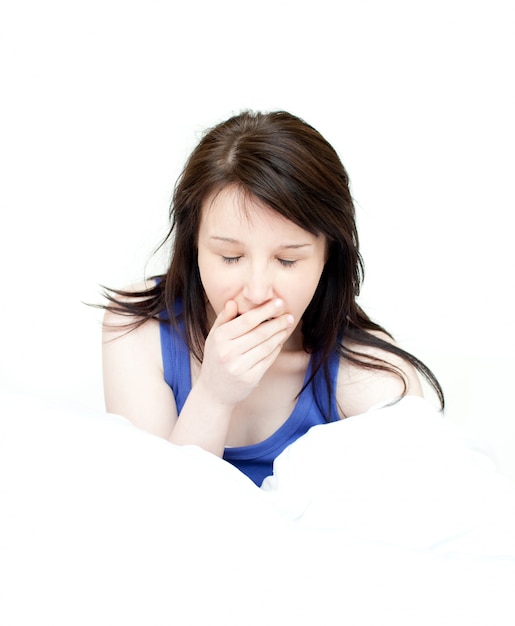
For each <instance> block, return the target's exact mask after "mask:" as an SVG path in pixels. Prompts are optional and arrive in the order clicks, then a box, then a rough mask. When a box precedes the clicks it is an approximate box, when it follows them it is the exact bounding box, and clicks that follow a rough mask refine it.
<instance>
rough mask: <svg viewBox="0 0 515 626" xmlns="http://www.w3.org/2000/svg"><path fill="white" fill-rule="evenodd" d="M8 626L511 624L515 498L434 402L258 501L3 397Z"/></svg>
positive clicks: (165, 458)
mask: <svg viewBox="0 0 515 626" xmlns="http://www.w3.org/2000/svg"><path fill="white" fill-rule="evenodd" d="M0 410H1V413H0V416H1V418H0V498H1V500H0V502H1V507H2V510H1V516H0V593H1V594H2V596H3V597H1V598H0V623H1V624H2V625H4V624H5V625H6V626H7V625H9V626H11V625H12V626H18V625H20V626H21V625H23V626H26V625H27V624H38V625H39V624H52V626H61V625H63V626H64V625H65V624H66V626H68V625H70V624H73V625H74V626H75V625H80V624H95V625H104V624H105V625H106V626H107V625H109V626H112V625H117V624H120V625H122V624H123V625H127V624H129V625H132V624H145V625H153V626H154V625H155V626H158V625H161V624H163V625H164V624H181V625H195V626H197V625H200V624H202V625H205V624H215V625H216V624H224V625H225V624H229V625H232V624H234V625H236V624H237V625H238V626H239V625H241V624H250V625H252V624H267V625H272V626H273V625H275V624H277V625H279V624H281V625H285V624H304V623H316V624H346V625H347V624H349V625H356V626H362V625H363V626H364V625H372V624H373V625H374V626H376V625H377V624H382V623H385V622H390V621H392V622H393V621H395V623H396V624H400V625H404V624H405V625H406V626H408V625H409V626H413V624H417V626H418V625H421V624H432V625H433V624H439V625H442V624H443V625H445V624H449V625H451V624H452V625H453V626H456V625H457V624H465V623H466V624H473V625H474V624H478V625H479V624H489V625H495V626H504V624H506V625H508V624H509V625H510V626H513V624H514V623H515V608H514V601H513V589H515V550H514V545H515V540H514V531H513V529H514V528H515V488H514V485H513V483H512V482H510V481H509V480H508V479H506V478H504V477H503V476H501V475H500V474H498V473H497V472H496V471H495V467H494V465H493V463H492V462H491V461H490V460H489V459H488V457H487V456H485V454H484V452H483V451H482V450H481V449H480V448H478V446H477V445H476V444H475V443H474V442H472V441H471V440H469V439H467V438H466V437H465V436H464V435H462V433H460V432H459V431H457V430H456V429H454V428H452V427H451V425H450V424H448V423H446V422H445V420H443V419H442V418H440V417H439V416H438V415H437V414H436V413H435V411H434V410H433V409H432V408H431V407H430V406H429V405H428V404H427V403H425V402H424V401H422V400H417V399H405V400H403V401H402V402H400V403H399V404H398V405H396V406H394V407H390V408H385V409H379V410H377V411H374V412H372V413H369V414H367V415H364V416H358V417H353V418H350V419H348V420H345V421H344V422H341V423H338V424H333V425H324V426H321V427H316V428H314V429H312V430H311V431H310V432H309V433H308V434H307V435H306V436H305V437H304V438H302V439H300V440H299V441H297V442H296V443H295V444H293V445H292V446H290V448H289V449H287V450H286V451H285V452H284V453H283V455H281V457H279V459H278V460H277V463H276V473H275V475H274V477H273V478H272V479H268V480H267V481H266V482H265V484H264V486H263V489H258V488H257V487H255V486H254V485H253V484H252V483H251V482H250V481H249V480H248V479H246V477H244V476H243V475H241V474H240V473H239V472H238V471H237V470H235V469H234V468H232V467H231V466H229V465H227V464H226V463H225V462H223V461H221V460H220V459H218V458H216V457H214V456H212V455H210V454H208V453H206V452H204V451H202V450H200V449H198V448H195V447H191V446H190V447H184V448H179V447H176V446H173V445H171V444H169V443H167V442H165V441H163V440H160V439H158V438H156V437H152V436H150V435H147V434H145V433H143V432H141V431H139V430H137V429H136V428H134V427H133V426H131V425H130V424H129V423H128V422H127V421H126V420H124V419H123V418H120V417H118V416H112V415H105V414H102V413H97V412H88V411H85V410H82V409H77V408H75V407H55V406H51V405H47V404H45V403H44V402H42V401H41V400H38V399H31V398H26V397H20V396H18V395H12V394H8V393H5V392H4V393H1V394H0Z"/></svg>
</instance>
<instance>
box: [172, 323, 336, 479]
mask: <svg viewBox="0 0 515 626" xmlns="http://www.w3.org/2000/svg"><path fill="white" fill-rule="evenodd" d="M160 333H161V352H162V358H163V369H164V379H165V382H166V383H167V384H168V385H169V387H171V389H172V391H173V394H174V396H175V402H176V404H177V412H178V415H179V418H180V414H181V411H182V408H183V406H184V403H185V402H186V398H187V397H188V394H189V392H190V390H191V368H190V353H189V350H188V348H187V346H186V343H185V340H184V334H183V333H184V323H183V322H181V323H180V324H179V328H178V329H175V328H174V327H172V326H171V325H170V322H168V321H165V320H162V321H161V323H160ZM338 365H339V357H338V355H337V354H336V352H335V353H334V354H333V356H332V358H331V360H330V363H329V373H330V377H331V383H332V389H333V390H334V389H335V388H336V377H337V374H338ZM312 367H313V357H311V358H310V360H309V365H308V368H307V371H306V375H305V379H304V383H306V381H307V380H309V377H310V376H311V372H312ZM315 393H316V398H317V400H318V402H317V401H316V400H315ZM325 416H331V419H332V421H335V420H337V419H338V411H337V407H336V397H335V395H334V393H333V394H332V397H331V399H330V401H328V399H327V391H326V383H325V379H324V376H323V372H322V370H321V369H319V370H318V371H317V373H316V374H315V377H314V379H313V381H312V383H311V384H310V385H308V386H307V387H305V388H304V389H303V391H302V392H301V394H300V395H299V397H298V399H297V403H296V404H295V407H294V409H293V412H292V413H291V415H290V416H289V418H288V419H287V420H286V422H285V423H284V424H283V425H282V426H280V427H279V428H278V429H277V430H276V431H275V433H274V434H273V435H271V436H270V437H268V438H267V439H265V440H264V441H261V442H259V443H256V444H253V445H250V446H240V447H231V448H225V452H224V455H223V458H224V459H225V460H226V461H228V462H229V463H231V464H232V465H234V466H235V467H237V468H238V469H239V470H241V471H242V472H243V473H244V474H246V475H247V476H248V477H249V478H250V479H251V480H252V481H254V483H255V484H256V485H258V486H260V485H261V483H262V482H263V480H264V479H265V478H266V477H267V476H270V475H271V474H272V471H273V463H274V459H275V458H276V457H277V456H278V455H279V454H280V453H281V452H282V451H283V450H284V449H285V448H286V447H287V446H288V445H289V444H291V443H293V442H294V441H295V440H296V439H298V438H299V437H301V436H302V435H304V434H305V433H306V432H307V431H308V430H309V429H310V428H311V427H312V426H315V425H316V424H325V423H327V419H326V417H325Z"/></svg>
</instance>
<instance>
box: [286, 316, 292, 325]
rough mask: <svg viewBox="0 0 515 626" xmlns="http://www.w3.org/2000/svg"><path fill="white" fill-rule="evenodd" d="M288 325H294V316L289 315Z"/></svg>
mask: <svg viewBox="0 0 515 626" xmlns="http://www.w3.org/2000/svg"><path fill="white" fill-rule="evenodd" d="M286 319H287V320H288V324H293V315H288V316H287V318H286Z"/></svg>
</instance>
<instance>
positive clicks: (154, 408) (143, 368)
mask: <svg viewBox="0 0 515 626" xmlns="http://www.w3.org/2000/svg"><path fill="white" fill-rule="evenodd" d="M131 321H132V320H131V319H130V318H129V317H127V316H126V315H118V314H115V313H112V312H111V311H106V313H105V315H104V331H103V334H102V361H103V376H104V398H105V405H106V409H107V411H108V412H110V413H116V414H118V415H123V416H124V417H127V418H128V419H129V420H130V421H131V422H133V423H134V424H135V425H136V426H138V427H140V428H142V429H143V430H146V431H148V432H150V433H153V434H155V435H159V436H160V437H164V438H166V439H168V438H169V437H170V434H171V433H172V431H173V428H174V425H175V422H176V421H177V407H176V404H175V398H174V396H173V392H172V390H171V389H170V387H169V386H168V385H167V384H166V383H165V381H164V377H163V366H162V359H161V344H160V336H159V322H158V321H157V320H148V321H146V322H145V323H144V324H142V325H141V326H138V327H136V328H134V329H132V330H130V329H129V328H127V326H126V325H127V323H128V322H131Z"/></svg>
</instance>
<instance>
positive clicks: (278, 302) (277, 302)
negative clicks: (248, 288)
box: [274, 298, 283, 309]
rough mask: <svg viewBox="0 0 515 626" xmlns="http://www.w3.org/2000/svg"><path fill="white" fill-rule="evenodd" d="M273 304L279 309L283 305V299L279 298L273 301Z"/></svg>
mask: <svg viewBox="0 0 515 626" xmlns="http://www.w3.org/2000/svg"><path fill="white" fill-rule="evenodd" d="M274 305H275V308H276V309H280V308H281V307H282V306H283V301H282V300H281V299H280V298H277V300H275V301H274Z"/></svg>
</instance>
